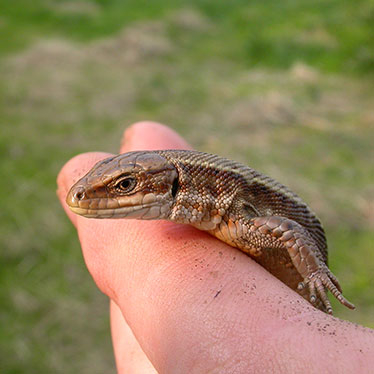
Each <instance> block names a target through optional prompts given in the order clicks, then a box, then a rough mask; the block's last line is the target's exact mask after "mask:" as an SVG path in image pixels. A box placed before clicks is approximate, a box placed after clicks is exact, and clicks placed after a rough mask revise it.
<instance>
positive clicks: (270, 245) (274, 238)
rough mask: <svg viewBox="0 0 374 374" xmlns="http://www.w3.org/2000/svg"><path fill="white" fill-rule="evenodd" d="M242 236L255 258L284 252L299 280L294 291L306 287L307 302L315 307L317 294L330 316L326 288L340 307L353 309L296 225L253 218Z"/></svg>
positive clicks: (276, 218)
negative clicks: (300, 279)
mask: <svg viewBox="0 0 374 374" xmlns="http://www.w3.org/2000/svg"><path fill="white" fill-rule="evenodd" d="M246 226H247V228H248V231H247V232H246V234H245V239H246V242H247V248H251V249H249V253H250V254H251V255H252V256H254V257H256V256H260V255H261V253H262V252H263V251H266V250H271V249H278V250H279V249H280V250H285V251H287V252H288V255H289V256H290V258H291V261H292V263H293V265H294V266H295V268H296V270H297V271H298V272H299V273H300V275H301V277H302V278H303V280H304V281H303V282H300V283H299V286H298V288H299V289H300V288H303V287H305V286H308V288H309V293H310V302H311V303H312V304H315V303H316V301H317V295H318V296H319V297H320V298H321V300H322V302H323V304H324V306H325V307H326V310H327V312H328V313H329V314H332V307H331V304H330V301H329V299H328V297H327V294H326V289H328V290H329V291H330V292H331V293H332V294H333V295H334V296H335V297H336V298H337V299H338V300H339V301H340V303H342V304H343V305H345V306H347V307H348V308H350V309H354V305H353V304H351V303H350V302H349V301H348V300H346V299H345V297H344V296H343V295H342V289H341V287H340V284H339V282H338V279H337V278H336V277H335V275H334V274H333V273H332V272H331V271H330V269H329V268H328V267H327V265H326V264H325V263H324V261H323V260H322V258H320V257H319V256H318V253H319V251H318V248H317V247H316V243H315V242H314V240H313V239H312V238H311V236H310V235H309V234H308V232H307V231H306V230H305V229H304V228H303V227H302V226H301V225H300V224H298V223H297V222H295V221H293V220H291V219H288V218H286V217H280V216H265V217H255V218H252V219H250V220H249V221H248V222H247V224H246Z"/></svg>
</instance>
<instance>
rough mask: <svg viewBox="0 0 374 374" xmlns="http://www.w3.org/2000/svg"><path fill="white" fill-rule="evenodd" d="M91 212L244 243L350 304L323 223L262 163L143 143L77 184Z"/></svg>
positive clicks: (83, 206) (302, 288)
mask: <svg viewBox="0 0 374 374" xmlns="http://www.w3.org/2000/svg"><path fill="white" fill-rule="evenodd" d="M67 203H68V205H69V207H70V209H71V210H72V211H73V212H75V213H77V214H81V215H83V216H85V217H89V218H134V219H168V220H171V221H174V222H178V223H184V224H190V225H193V226H194V227H196V228H198V229H200V230H204V231H207V232H209V233H210V234H212V235H214V236H215V237H217V238H218V239H220V240H222V241H224V242H225V243H227V244H229V245H231V246H233V247H236V248H239V249H240V250H242V251H243V252H245V253H246V254H248V255H249V256H250V257H252V258H253V259H254V260H255V261H257V262H258V263H259V264H261V265H262V266H263V267H265V268H266V269H267V270H268V271H269V272H271V273H272V274H273V275H275V276H276V277H277V278H278V279H280V280H281V281H283V282H284V283H285V284H287V285H288V286H289V287H291V288H292V289H294V290H295V291H297V292H298V293H299V294H300V295H302V296H303V297H304V298H306V299H307V300H309V301H310V302H311V303H312V304H314V305H315V306H316V307H318V308H319V309H321V310H323V311H326V312H328V313H330V314H331V313H332V308H331V304H330V302H329V300H328V298H327V295H326V290H330V291H331V292H332V294H333V295H334V296H335V297H336V298H337V299H338V300H339V301H340V302H341V303H342V304H343V305H345V306H347V307H348V308H351V309H353V308H354V306H353V305H352V304H351V303H350V302H349V301H347V300H346V299H345V298H344V296H343V295H342V290H341V287H340V285H339V282H338V280H337V278H336V277H335V276H334V275H333V274H332V272H331V271H330V270H329V268H328V266H327V243H326V238H325V233H324V230H323V227H322V225H321V223H320V221H319V219H318V218H317V217H316V215H315V214H314V213H313V212H312V210H311V209H310V208H309V207H308V206H307V205H306V204H305V203H304V202H303V201H302V200H301V199H300V198H299V197H298V196H297V195H296V194H295V193H293V192H292V191H291V190H290V189H288V188H287V187H285V186H283V185H282V184H280V183H279V182H276V181H275V180H273V179H271V178H270V177H268V176H265V175H264V174H262V173H259V172H258V171H256V170H254V169H252V168H250V167H248V166H245V165H243V164H240V163H238V162H235V161H231V160H228V159H225V158H222V157H219V156H216V155H211V154H207V153H202V152H196V151H180V150H165V151H138V152H129V153H125V154H121V155H118V156H115V157H111V158H108V159H106V160H103V161H101V162H99V163H97V164H96V165H95V166H94V167H93V168H92V169H91V170H90V171H89V172H88V174H86V175H85V176H84V177H83V178H82V179H80V180H79V181H78V182H77V183H76V184H75V185H74V186H73V187H72V188H71V190H70V192H69V194H68V196H67Z"/></svg>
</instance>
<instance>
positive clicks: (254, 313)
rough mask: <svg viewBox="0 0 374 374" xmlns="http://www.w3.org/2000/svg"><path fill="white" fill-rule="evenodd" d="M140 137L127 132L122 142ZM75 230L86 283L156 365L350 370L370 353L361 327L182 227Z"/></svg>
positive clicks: (120, 223)
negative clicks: (107, 301) (108, 302)
mask: <svg viewBox="0 0 374 374" xmlns="http://www.w3.org/2000/svg"><path fill="white" fill-rule="evenodd" d="M134 128H137V126H135V127H134ZM161 128H162V127H160V126H158V125H155V127H154V128H153V130H152V133H153V137H154V138H157V134H156V133H157V132H158V131H159V130H160V132H162V131H163V130H161ZM142 135H144V136H143V137H142ZM153 137H152V138H151V140H152V139H153ZM140 138H141V139H144V138H145V134H144V133H142V132H138V134H137V135H136V137H133V138H131V149H139V147H138V144H140V143H137V142H138V140H137V139H140ZM139 142H141V147H142V148H143V149H144V148H145V144H144V141H143V140H141V141H140V140H139ZM139 146H140V145H139ZM177 146H178V145H176V144H175V143H171V142H170V145H169V146H168V147H167V148H176V147H177ZM150 147H151V146H150ZM129 150H130V149H129ZM79 235H80V239H81V243H82V248H83V253H84V256H85V259H86V263H87V266H88V268H89V269H90V272H91V273H92V275H93V277H94V279H95V281H96V282H97V284H98V286H99V287H100V288H101V289H102V291H103V292H105V293H106V294H107V295H109V296H110V297H111V298H112V299H114V300H115V301H116V304H117V305H118V306H119V307H120V309H121V311H122V314H123V315H124V317H125V319H126V321H128V323H129V326H131V330H132V331H133V333H134V335H135V337H136V339H137V340H138V341H139V343H140V346H141V347H142V349H143V351H144V352H145V353H146V355H147V357H148V358H149V359H150V361H151V362H152V364H153V366H154V367H155V368H156V369H157V370H158V371H159V372H191V373H192V372H208V371H216V372H238V373H239V372H243V373H247V372H276V371H278V372H282V371H283V372H286V371H287V372H297V371H298V370H299V371H300V368H302V367H308V368H313V370H315V371H316V372H318V371H322V372H328V371H326V368H329V366H328V364H329V363H330V367H331V360H333V361H334V363H336V365H339V368H338V369H342V368H343V369H344V370H346V369H347V368H348V369H349V370H351V371H354V369H355V368H353V367H352V365H355V364H354V363H355V362H362V359H361V361H360V360H359V359H358V355H359V354H358V353H357V352H359V350H358V349H357V347H358V345H360V347H361V348H360V349H363V352H365V354H366V355H369V354H372V353H373V352H372V347H373V346H374V344H372V339H371V340H370V339H366V340H365V338H364V337H363V335H364V333H363V332H362V331H357V329H356V330H354V328H352V327H351V325H349V324H344V325H343V326H342V323H341V322H340V321H338V320H336V319H333V318H332V317H330V316H327V315H325V314H322V313H320V312H318V311H316V310H315V309H314V308H313V307H312V306H310V305H309V304H308V303H307V302H305V301H304V300H303V299H301V298H300V297H299V296H298V295H297V294H296V293H295V292H293V291H291V290H290V289H289V288H287V287H286V286H285V285H283V284H281V283H280V282H279V281H277V280H276V279H275V278H274V277H272V276H271V275H270V274H269V273H267V272H266V271H265V270H264V269H263V268H261V267H260V266H259V265H257V264H256V263H254V262H253V261H251V260H250V259H249V258H248V257H246V256H244V255H243V254H242V253H240V252H239V251H237V250H235V249H233V248H231V247H229V246H227V245H225V244H224V243H222V242H220V241H218V240H216V239H214V238H212V237H210V236H208V235H207V234H205V233H203V232H200V231H197V230H195V229H193V228H191V227H189V226H183V225H175V224H172V223H168V222H158V221H156V222H144V221H127V220H88V219H84V218H81V221H80V224H79ZM321 326H324V327H323V328H321ZM360 334H361V335H360ZM358 335H360V336H358ZM352 336H354V337H355V338H354V339H352ZM285 342H286V344H285ZM341 342H343V343H344V344H341ZM346 342H353V343H354V344H355V347H353V348H355V349H353V348H352V345H350V344H346ZM358 343H359V344H358ZM365 343H367V344H365ZM116 352H119V351H118V350H117V349H116ZM324 352H331V354H330V355H324ZM356 353H357V357H356V356H355V355H356ZM117 357H119V356H118V353H117ZM365 357H366V356H365ZM370 357H372V356H370ZM373 357H374V355H373ZM328 360H330V361H328ZM349 365H350V366H349ZM274 368H275V369H276V370H274ZM356 369H357V368H356Z"/></svg>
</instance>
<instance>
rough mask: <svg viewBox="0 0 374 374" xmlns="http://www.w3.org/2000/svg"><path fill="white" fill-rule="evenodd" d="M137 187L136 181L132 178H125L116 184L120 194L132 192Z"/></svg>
mask: <svg viewBox="0 0 374 374" xmlns="http://www.w3.org/2000/svg"><path fill="white" fill-rule="evenodd" d="M135 186H136V179H135V178H131V177H126V178H123V179H121V180H119V181H118V182H117V183H116V184H115V188H116V190H117V191H118V192H130V191H132V190H133V189H134V188H135Z"/></svg>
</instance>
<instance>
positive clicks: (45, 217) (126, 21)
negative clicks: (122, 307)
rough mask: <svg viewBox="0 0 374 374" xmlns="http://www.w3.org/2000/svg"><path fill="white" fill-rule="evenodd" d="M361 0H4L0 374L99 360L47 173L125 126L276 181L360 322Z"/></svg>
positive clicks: (80, 270) (364, 286)
mask: <svg viewBox="0 0 374 374" xmlns="http://www.w3.org/2000/svg"><path fill="white" fill-rule="evenodd" d="M373 25H374V2H373V1H371V0H362V1H357V0H350V1H347V0H339V1H338V0H337V1H334V0H326V1H313V2H312V1H307V0H297V1H296V0H294V1H290V0H289V1H287V0H286V1H281V2H280V1H273V0H270V1H257V0H256V1H244V0H243V1H240V0H237V1H216V0H189V1H176V0H174V1H171V0H170V1H168V0H159V1H152V0H147V1H145V0H143V1H140V0H136V1H135V0H131V1H123V0H107V1H104V0H101V1H99V0H97V1H88V0H87V1H77V0H75V1H73V0H71V1H52V0H33V1H29V0H17V1H12V0H0V56H1V59H0V130H1V132H0V155H1V162H0V175H1V183H0V206H1V209H0V238H1V243H2V245H1V251H0V302H1V308H0V372H1V373H25V372H27V373H50V372H54V373H76V372H80V373H90V374H92V373H103V372H113V371H114V370H115V369H114V363H113V358H112V351H111V342H110V334H109V321H108V300H107V298H106V297H105V296H103V295H102V294H100V292H99V291H98V290H97V289H96V287H95V285H94V283H93V281H92V279H91V277H90V275H89V274H88V272H87V270H86V268H85V265H84V262H83V259H82V255H81V251H80V248H79V244H78V239H77V237H76V234H75V231H74V229H73V227H72V225H71V224H70V223H69V222H68V220H67V218H66V217H65V215H64V213H63V211H62V209H61V208H60V206H59V203H58V201H57V198H56V195H55V189H56V184H55V179H56V175H57V173H58V171H59V169H60V168H61V167H62V165H63V164H64V163H65V162H66V161H67V160H68V159H69V158H71V157H72V156H74V155H75V154H77V153H81V152H85V151H92V150H101V151H108V152H113V153H115V152H117V150H118V147H119V138H120V137H121V134H122V132H123V130H124V128H125V127H126V126H128V125H129V124H131V123H133V122H135V121H139V120H144V119H151V120H155V121H159V122H163V123H165V124H168V125H170V126H171V127H173V128H174V129H175V130H177V131H178V132H179V133H181V134H182V135H183V136H185V137H186V138H187V140H188V141H189V142H190V143H191V144H192V145H193V146H194V147H195V148H196V149H198V150H202V151H206V152H212V153H218V154H220V155H222V156H226V157H229V158H232V159H236V160H239V161H242V162H244V163H247V164H249V165H250V166H252V167H254V168H256V169H258V170H260V171H262V172H264V173H266V174H269V175H271V176H272V177H274V178H276V179H278V180H279V181H281V182H283V183H284V184H286V185H288V186H290V187H291V188H292V189H293V190H295V191H296V192H297V193H298V194H299V195H300V196H302V198H303V199H304V200H305V201H306V202H307V203H309V205H311V207H312V208H313V210H315V211H316V212H317V213H318V215H319V216H320V218H321V220H322V222H323V223H324V225H325V228H326V231H327V236H328V240H329V247H330V265H331V268H332V270H333V271H334V273H335V274H336V275H337V276H338V277H339V279H340V281H341V283H342V285H343V288H344V293H345V295H346V297H347V298H348V299H349V300H351V301H352V302H354V303H355V304H356V306H357V310H356V311H354V312H352V311H349V310H347V309H344V308H343V307H341V306H339V305H337V303H336V302H335V301H334V300H333V303H334V304H333V305H334V308H335V311H336V315H337V316H339V317H341V318H345V319H349V320H351V321H354V322H357V323H361V324H364V325H366V326H370V327H374V320H373V312H374V297H373V291H372V285H373V274H374V259H373V250H374V248H373V246H374V244H373V243H374V234H373V228H374V202H373V201H374V198H373V196H374V166H373V161H374V146H373V140H374V84H373V83H374V74H373V72H374V26H373Z"/></svg>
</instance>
